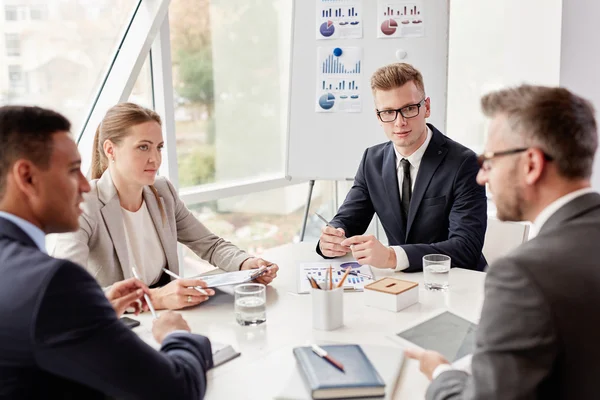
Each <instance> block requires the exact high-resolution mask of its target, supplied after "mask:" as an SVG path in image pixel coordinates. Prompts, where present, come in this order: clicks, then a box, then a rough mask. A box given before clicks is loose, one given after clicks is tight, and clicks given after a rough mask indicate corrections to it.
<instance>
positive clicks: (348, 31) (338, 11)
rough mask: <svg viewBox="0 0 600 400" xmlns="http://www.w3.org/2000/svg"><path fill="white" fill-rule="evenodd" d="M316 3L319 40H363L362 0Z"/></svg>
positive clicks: (328, 0)
mask: <svg viewBox="0 0 600 400" xmlns="http://www.w3.org/2000/svg"><path fill="white" fill-rule="evenodd" d="M302 1H306V0H302ZM316 1H317V39H361V38H362V36H363V28H362V25H363V21H362V15H363V14H362V0H316Z"/></svg>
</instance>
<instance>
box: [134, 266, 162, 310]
mask: <svg viewBox="0 0 600 400" xmlns="http://www.w3.org/2000/svg"><path fill="white" fill-rule="evenodd" d="M131 271H132V272H133V276H134V277H135V279H140V276H139V275H138V273H137V271H136V270H135V267H131ZM144 300H146V304H148V308H149V309H150V312H152V316H153V317H154V319H158V315H157V314H156V310H155V309H154V306H153V305H152V302H151V301H150V296H148V295H147V294H146V293H144Z"/></svg>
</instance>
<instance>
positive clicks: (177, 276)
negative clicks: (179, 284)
mask: <svg viewBox="0 0 600 400" xmlns="http://www.w3.org/2000/svg"><path fill="white" fill-rule="evenodd" d="M163 271H165V273H166V274H167V275H171V276H172V277H173V278H175V279H181V277H180V276H179V275H177V274H176V273H175V272H173V271H169V270H168V269H166V268H163ZM194 289H196V290H197V291H198V292H200V294H203V295H205V296H208V293H206V290H204V289H202V288H201V287H200V286H194Z"/></svg>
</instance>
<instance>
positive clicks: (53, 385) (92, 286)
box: [0, 218, 212, 400]
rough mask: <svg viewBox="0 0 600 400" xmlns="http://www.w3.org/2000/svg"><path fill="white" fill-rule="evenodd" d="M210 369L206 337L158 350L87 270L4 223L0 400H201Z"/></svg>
mask: <svg viewBox="0 0 600 400" xmlns="http://www.w3.org/2000/svg"><path fill="white" fill-rule="evenodd" d="M210 367H212V355H211V346H210V342H209V340H208V339H207V338H205V337H203V336H199V335H192V334H179V333H177V334H173V335H171V336H169V337H168V338H167V339H166V340H165V341H164V342H163V344H162V347H161V351H160V352H158V351H156V350H154V349H153V348H151V347H150V346H148V345H147V344H146V343H144V342H143V341H142V340H141V339H140V338H139V337H138V336H137V335H136V334H135V333H133V332H132V331H131V330H130V329H128V328H127V327H125V325H123V323H121V322H120V321H119V320H118V319H117V316H116V315H115V312H114V310H113V308H112V306H111V304H110V303H109V301H108V300H107V299H106V297H105V295H104V293H103V291H102V289H101V288H100V286H98V283H96V281H95V280H94V278H92V276H91V275H89V273H87V272H86V271H85V270H84V269H83V268H82V267H80V266H78V265H76V264H73V263H71V262H70V261H66V260H58V259H55V258H52V257H50V256H48V255H46V254H44V253H42V252H41V251H40V250H39V249H38V248H37V247H36V245H35V244H34V242H33V241H32V240H31V238H30V237H29V236H28V235H27V234H26V233H24V232H23V231H22V230H21V229H20V228H19V227H18V226H16V225H15V224H13V223H12V222H9V221H8V220H6V219H4V218H0V398H2V399H38V398H39V399H41V398H44V399H45V398H60V399H86V400H87V399H96V398H104V397H105V396H111V397H118V398H127V399H167V398H168V399H171V398H172V399H201V398H202V397H204V393H205V391H206V375H205V371H206V370H207V369H208V368H210Z"/></svg>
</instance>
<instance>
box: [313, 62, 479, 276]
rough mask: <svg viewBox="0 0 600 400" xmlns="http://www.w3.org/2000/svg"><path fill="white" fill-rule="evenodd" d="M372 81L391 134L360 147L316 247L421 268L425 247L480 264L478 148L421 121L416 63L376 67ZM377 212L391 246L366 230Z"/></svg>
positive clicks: (423, 106) (426, 110) (378, 112)
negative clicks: (357, 163)
mask: <svg viewBox="0 0 600 400" xmlns="http://www.w3.org/2000/svg"><path fill="white" fill-rule="evenodd" d="M371 89H372V91H373V97H374V99H375V116H376V118H377V119H378V121H379V124H380V125H381V127H382V128H383V131H384V133H385V135H386V136H387V138H388V139H389V141H388V142H386V143H383V144H379V145H376V146H373V147H370V148H368V149H366V150H365V153H364V155H363V158H362V161H361V163H360V166H359V167H358V171H357V173H356V176H355V179H354V185H353V187H352V189H351V190H350V192H349V193H348V196H347V197H346V200H345V201H344V204H342V206H341V207H340V209H339V210H338V213H337V215H336V216H335V217H334V218H333V220H331V221H330V223H329V225H330V226H326V227H324V228H323V231H322V234H321V237H320V240H319V243H318V244H317V253H319V254H320V255H322V256H323V257H325V258H333V257H339V256H343V255H345V254H347V253H349V252H351V253H352V255H353V256H354V257H355V258H356V259H357V260H358V262H359V263H361V264H369V265H372V266H374V267H377V268H390V269H393V270H395V271H404V272H414V271H421V270H422V268H423V265H422V259H423V256H424V255H427V254H446V255H448V256H450V257H451V259H452V266H453V267H461V268H468V269H475V270H480V271H481V270H483V269H484V267H485V266H486V262H485V259H484V257H483V255H482V254H481V249H482V247H483V238H484V236H485V229H486V224H487V212H486V210H487V205H486V196H485V188H483V187H480V186H478V185H477V182H476V180H475V178H476V176H477V172H478V171H479V164H478V161H477V156H476V155H475V153H473V152H472V151H471V150H469V149H467V148H466V147H464V146H462V145H461V144H459V143H456V142H455V141H453V140H451V139H449V138H448V137H446V136H445V135H444V134H443V133H442V132H440V131H439V130H438V129H437V128H436V127H435V126H433V125H431V124H428V123H426V120H427V118H429V116H430V113H431V99H430V98H429V97H427V95H426V92H425V85H424V83H423V77H422V76H421V73H420V72H419V71H418V70H416V69H415V68H414V67H413V66H411V65H409V64H404V63H397V64H391V65H387V66H384V67H382V68H380V69H378V70H377V71H376V72H375V73H374V74H373V76H372V78H371ZM374 214H377V216H378V217H379V220H380V221H381V224H382V226H383V229H384V230H385V233H386V235H387V238H388V240H389V244H390V246H385V245H383V244H382V243H381V242H380V241H379V240H377V239H376V238H375V237H373V236H370V235H363V234H364V232H365V231H366V229H367V227H368V226H369V223H370V222H371V219H372V218H373V215H374Z"/></svg>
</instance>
